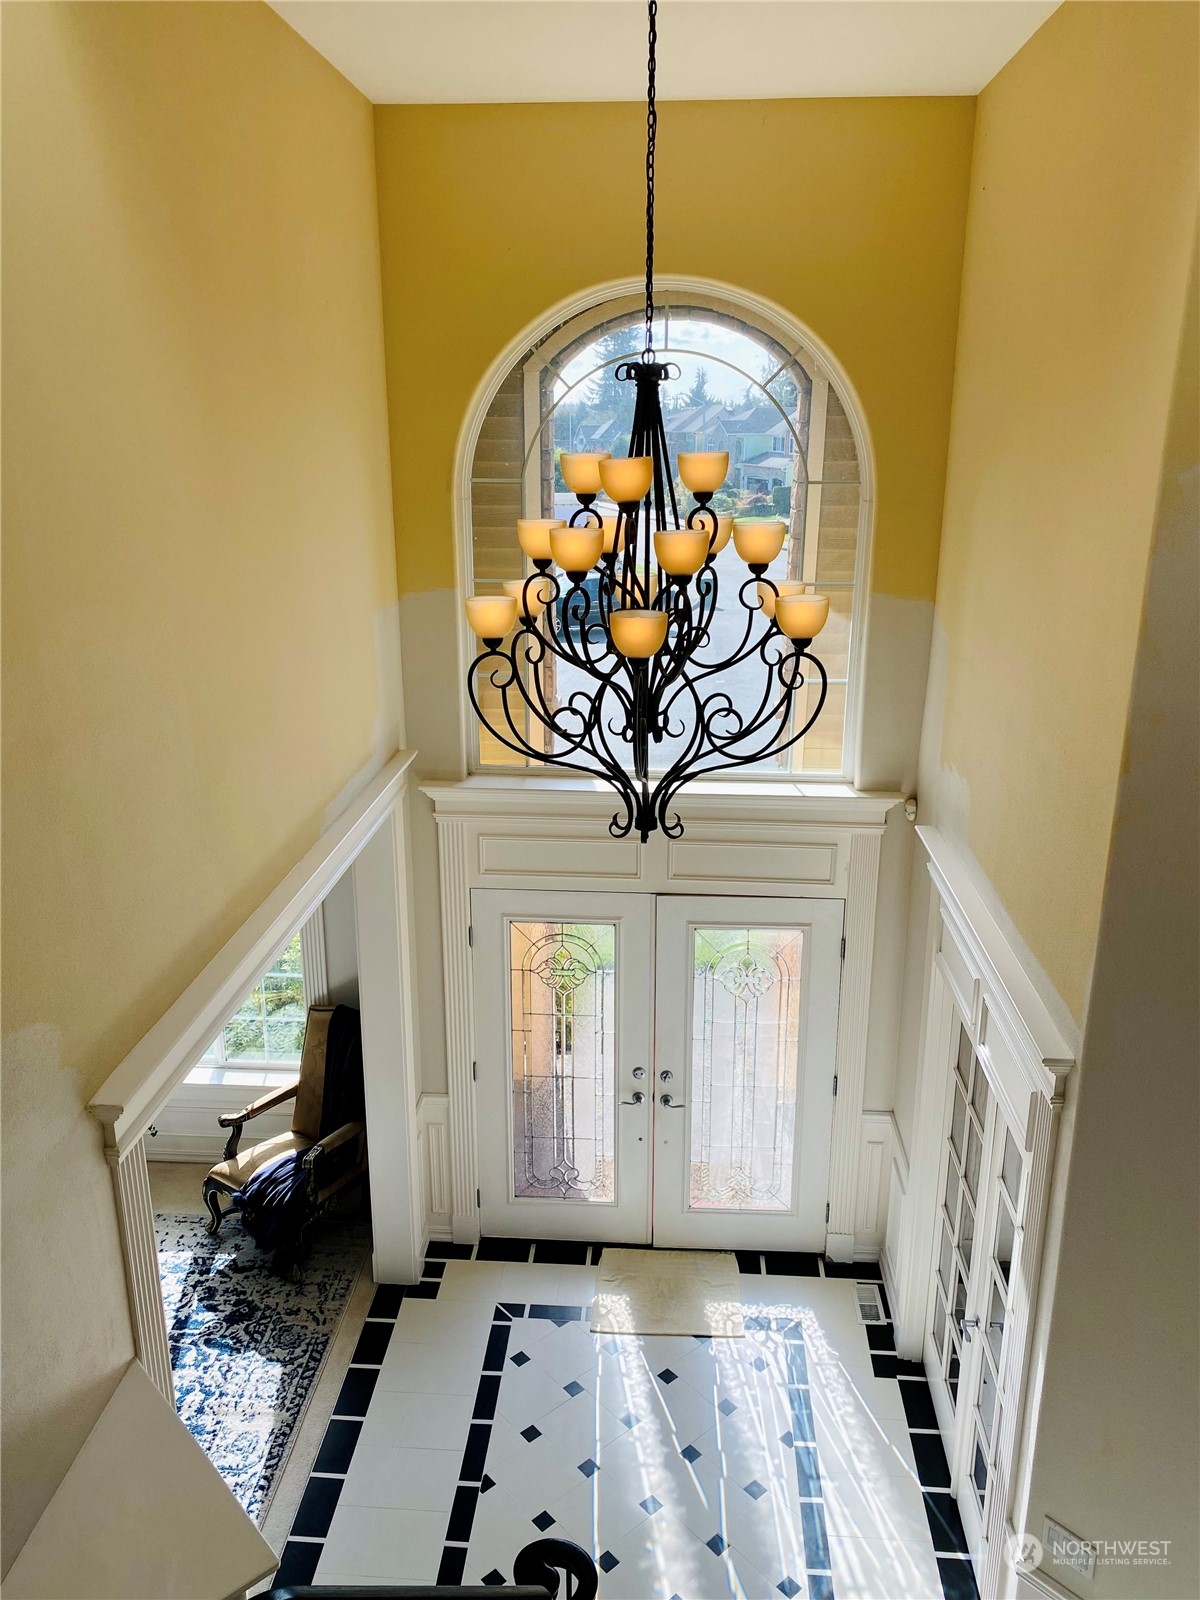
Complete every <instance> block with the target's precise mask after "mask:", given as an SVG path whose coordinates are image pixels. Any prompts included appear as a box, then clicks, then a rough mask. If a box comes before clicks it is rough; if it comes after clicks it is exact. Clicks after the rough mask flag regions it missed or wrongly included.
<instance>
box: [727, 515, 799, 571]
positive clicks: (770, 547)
mask: <svg viewBox="0 0 1200 1600" xmlns="http://www.w3.org/2000/svg"><path fill="white" fill-rule="evenodd" d="M786 534H787V523H786V522H777V521H774V520H773V519H772V520H768V521H763V522H743V521H742V520H741V518H740V517H739V518H738V519H737V520H736V521H735V522H734V524H733V547H734V549H735V550H736V551H737V553H738V555H739V556H741V558H742V560H743V561H744V562H745V563H746V565H747V566H755V567H759V566H761V567H767V566H770V564H771V562H772V561H774V559H775V557H776V556H777V555H778V554H779V552H780V551H781V550H782V549H783V541H784V538H785V536H786Z"/></svg>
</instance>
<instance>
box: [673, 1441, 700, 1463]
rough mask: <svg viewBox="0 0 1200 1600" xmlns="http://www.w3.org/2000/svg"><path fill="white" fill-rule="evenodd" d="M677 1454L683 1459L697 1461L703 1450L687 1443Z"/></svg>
mask: <svg viewBox="0 0 1200 1600" xmlns="http://www.w3.org/2000/svg"><path fill="white" fill-rule="evenodd" d="M679 1454H680V1455H681V1456H682V1457H683V1459H684V1460H685V1461H699V1459H700V1457H701V1456H702V1455H703V1454H704V1451H703V1450H697V1449H696V1446H695V1445H694V1444H689V1445H687V1446H685V1447H684V1449H682V1450H681V1451H680V1452H679Z"/></svg>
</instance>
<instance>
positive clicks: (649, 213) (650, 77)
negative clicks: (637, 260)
mask: <svg viewBox="0 0 1200 1600" xmlns="http://www.w3.org/2000/svg"><path fill="white" fill-rule="evenodd" d="M648 15H649V56H648V59H647V62H646V344H645V348H644V349H643V351H642V359H643V360H645V361H651V360H653V358H654V153H655V144H656V143H657V140H658V105H657V101H656V85H655V74H656V72H657V65H658V63H657V59H656V53H655V47H656V45H657V44H658V0H649V11H648Z"/></svg>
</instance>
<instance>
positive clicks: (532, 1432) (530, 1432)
mask: <svg viewBox="0 0 1200 1600" xmlns="http://www.w3.org/2000/svg"><path fill="white" fill-rule="evenodd" d="M521 1437H522V1439H524V1440H525V1442H526V1444H532V1443H533V1441H534V1440H535V1439H540V1438H541V1437H542V1430H541V1429H540V1428H535V1427H534V1425H533V1423H532V1422H531V1423H530V1424H529V1426H528V1427H527V1428H522V1429H521Z"/></svg>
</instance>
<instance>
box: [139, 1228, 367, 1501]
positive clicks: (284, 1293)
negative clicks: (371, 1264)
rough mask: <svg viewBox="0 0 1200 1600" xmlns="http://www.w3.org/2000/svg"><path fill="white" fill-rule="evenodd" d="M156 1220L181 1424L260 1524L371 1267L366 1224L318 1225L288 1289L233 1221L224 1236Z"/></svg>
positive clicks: (287, 1281)
mask: <svg viewBox="0 0 1200 1600" xmlns="http://www.w3.org/2000/svg"><path fill="white" fill-rule="evenodd" d="M156 1223H157V1229H158V1253H159V1273H160V1278H161V1281H162V1288H163V1302H164V1307H165V1310H166V1317H167V1330H168V1341H169V1344H170V1349H171V1366H172V1368H173V1370H174V1374H175V1402H176V1406H177V1409H178V1411H179V1415H180V1417H181V1418H182V1420H183V1421H184V1422H185V1423H186V1425H187V1427H188V1430H189V1432H190V1433H191V1434H192V1436H193V1438H194V1439H196V1441H197V1442H198V1443H199V1444H200V1445H201V1446H202V1448H203V1449H204V1451H205V1453H206V1454H207V1455H208V1457H209V1460H210V1461H212V1463H213V1464H214V1466H216V1468H217V1470H218V1471H219V1472H220V1473H221V1476H222V1477H223V1478H224V1479H225V1481H226V1482H227V1483H228V1484H229V1487H230V1488H231V1489H232V1490H233V1492H234V1494H235V1495H236V1496H237V1497H238V1499H239V1500H240V1501H241V1503H242V1505H243V1506H244V1507H245V1508H246V1510H247V1512H249V1514H250V1515H251V1516H252V1517H254V1518H255V1519H256V1520H258V1521H260V1522H261V1521H262V1519H263V1517H264V1516H265V1514H266V1511H267V1507H268V1505H269V1503H270V1498H271V1494H272V1492H273V1489H274V1487H275V1483H276V1479H277V1475H278V1472H279V1468H280V1465H281V1463H282V1461H283V1458H284V1456H285V1454H286V1452H287V1448H288V1445H289V1443H290V1442H291V1440H292V1438H293V1436H294V1434H295V1430H296V1428H297V1425H298V1423H299V1421H300V1419H301V1417H302V1415H303V1413H304V1408H305V1406H306V1404H307V1402H308V1400H309V1397H310V1395H311V1394H312V1391H313V1388H314V1385H315V1384H316V1380H317V1378H318V1377H319V1375H320V1372H321V1369H322V1366H323V1365H324V1362H325V1360H326V1357H327V1356H328V1353H329V1349H330V1345H331V1343H332V1340H333V1336H334V1333H335V1331H336V1329H337V1326H338V1322H339V1319H340V1318H341V1316H342V1313H343V1311H344V1310H345V1307H346V1303H347V1301H348V1300H349V1297H350V1293H351V1290H352V1289H353V1287H354V1283H355V1280H356V1278H357V1277H358V1275H359V1272H360V1270H361V1269H362V1266H363V1263H364V1260H365V1258H366V1254H367V1249H368V1244H369V1235H368V1230H367V1227H366V1224H365V1223H363V1222H360V1221H357V1220H354V1221H336V1220H327V1221H325V1222H324V1223H322V1225H321V1226H320V1227H319V1228H318V1229H317V1232H316V1237H315V1242H314V1245H313V1251H312V1254H311V1256H310V1257H309V1259H308V1261H307V1262H306V1263H305V1266H304V1276H303V1281H302V1282H301V1283H292V1282H290V1281H289V1280H287V1279H284V1278H281V1277H278V1276H277V1275H275V1274H274V1273H272V1272H271V1270H270V1265H269V1258H268V1257H266V1256H264V1255H261V1254H260V1253H259V1252H258V1251H257V1250H256V1249H255V1248H254V1246H253V1245H252V1244H251V1243H250V1241H249V1240H248V1239H247V1238H246V1236H245V1234H244V1233H243V1231H242V1228H241V1225H240V1223H239V1222H238V1220H237V1219H236V1218H233V1219H231V1220H229V1221H227V1222H225V1223H224V1225H223V1227H222V1231H221V1235H220V1236H219V1237H218V1238H216V1239H210V1238H209V1236H208V1235H207V1234H206V1233H205V1232H204V1225H203V1221H202V1219H201V1218H200V1217H198V1216H191V1215H187V1214H184V1213H180V1212H164V1213H160V1214H159V1215H158V1216H157V1218H156ZM235 1259H236V1260H238V1262H239V1268H240V1269H241V1270H238V1271H233V1270H231V1266H232V1263H233V1262H234V1260H235Z"/></svg>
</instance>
